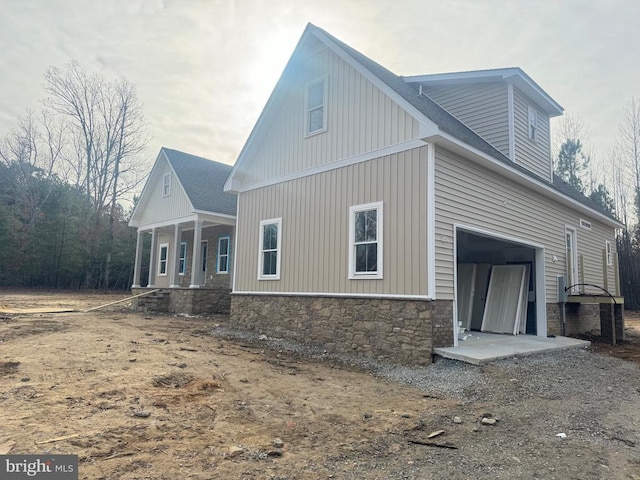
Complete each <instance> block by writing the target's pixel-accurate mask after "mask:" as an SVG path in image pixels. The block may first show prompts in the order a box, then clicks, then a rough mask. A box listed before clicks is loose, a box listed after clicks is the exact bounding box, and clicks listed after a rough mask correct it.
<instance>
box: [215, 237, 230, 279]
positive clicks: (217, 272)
mask: <svg viewBox="0 0 640 480" xmlns="http://www.w3.org/2000/svg"><path fill="white" fill-rule="evenodd" d="M225 239H226V240H227V253H226V254H225V255H224V256H225V257H227V269H226V270H220V256H221V255H220V243H221V242H222V240H225ZM230 253H231V237H230V236H229V235H224V236H222V237H218V250H216V274H219V275H228V274H229V260H230V257H231V255H230Z"/></svg>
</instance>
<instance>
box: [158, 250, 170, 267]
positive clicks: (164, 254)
mask: <svg viewBox="0 0 640 480" xmlns="http://www.w3.org/2000/svg"><path fill="white" fill-rule="evenodd" d="M168 255H169V244H168V243H163V244H161V245H160V258H158V275H166V274H167V261H168Z"/></svg>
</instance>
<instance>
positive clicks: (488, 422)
mask: <svg viewBox="0 0 640 480" xmlns="http://www.w3.org/2000/svg"><path fill="white" fill-rule="evenodd" d="M481 423H482V424H483V425H495V424H496V419H495V418H489V417H484V418H483V419H482V420H481Z"/></svg>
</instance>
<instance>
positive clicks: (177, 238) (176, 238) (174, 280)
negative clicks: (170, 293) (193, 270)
mask: <svg viewBox="0 0 640 480" xmlns="http://www.w3.org/2000/svg"><path fill="white" fill-rule="evenodd" d="M181 243H182V225H181V224H179V223H178V224H176V225H174V226H173V246H174V247H173V268H172V269H171V285H170V286H169V288H178V287H179V286H180V244H181Z"/></svg>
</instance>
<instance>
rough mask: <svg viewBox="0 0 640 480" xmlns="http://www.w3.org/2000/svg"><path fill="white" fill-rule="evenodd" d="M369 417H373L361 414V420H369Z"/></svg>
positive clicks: (368, 414)
mask: <svg viewBox="0 0 640 480" xmlns="http://www.w3.org/2000/svg"><path fill="white" fill-rule="evenodd" d="M371 417H373V415H371V414H370V413H363V414H362V420H369V419H370V418H371Z"/></svg>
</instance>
